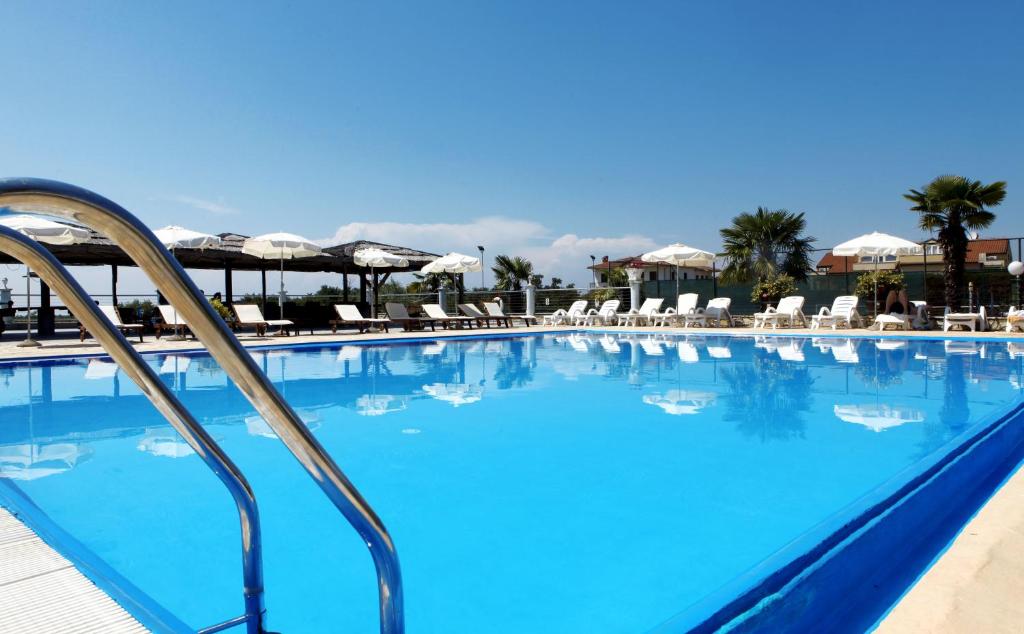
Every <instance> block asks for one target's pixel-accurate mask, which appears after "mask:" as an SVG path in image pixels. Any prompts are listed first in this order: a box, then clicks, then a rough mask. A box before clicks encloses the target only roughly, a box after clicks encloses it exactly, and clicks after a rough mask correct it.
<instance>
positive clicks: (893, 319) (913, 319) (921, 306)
mask: <svg viewBox="0 0 1024 634" xmlns="http://www.w3.org/2000/svg"><path fill="white" fill-rule="evenodd" d="M911 305H912V306H913V311H912V312H911V313H889V314H887V315H885V314H883V315H878V316H877V317H875V323H874V324H873V325H872V327H874V326H878V330H885V329H886V327H888V326H894V327H895V328H896V329H897V330H910V329H911V328H916V329H917V330H924V329H926V328H928V304H927V303H925V302H911Z"/></svg>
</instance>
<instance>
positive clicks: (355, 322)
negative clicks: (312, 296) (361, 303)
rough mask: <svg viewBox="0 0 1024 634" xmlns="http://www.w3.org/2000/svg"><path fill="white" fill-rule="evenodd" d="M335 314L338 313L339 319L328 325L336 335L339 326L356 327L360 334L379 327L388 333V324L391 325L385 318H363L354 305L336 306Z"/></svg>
mask: <svg viewBox="0 0 1024 634" xmlns="http://www.w3.org/2000/svg"><path fill="white" fill-rule="evenodd" d="M334 312H336V313H338V319H332V320H330V321H329V322H328V323H329V324H330V325H331V332H332V333H335V334H337V332H338V326H355V327H356V328H358V329H359V332H360V333H364V332H366V331H367V330H369V329H370V328H373V327H375V326H379V327H381V328H383V329H384V332H388V324H390V323H391V320H390V319H387V318H385V317H363V314H362V313H360V312H359V308H358V307H357V306H355V305H354V304H335V305H334Z"/></svg>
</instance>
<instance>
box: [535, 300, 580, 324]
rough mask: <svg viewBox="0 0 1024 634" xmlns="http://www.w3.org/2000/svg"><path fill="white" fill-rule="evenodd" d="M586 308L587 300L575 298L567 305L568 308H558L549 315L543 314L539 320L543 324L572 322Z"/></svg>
mask: <svg viewBox="0 0 1024 634" xmlns="http://www.w3.org/2000/svg"><path fill="white" fill-rule="evenodd" d="M586 310H587V300H585V299H581V300H577V301H575V302H573V303H572V305H571V306H569V309H568V310H566V309H564V308H559V309H558V310H556V311H555V312H553V313H551V314H550V315H545V316H544V320H543V321H542V322H541V323H542V324H544V325H545V326H560V325H568V324H571V323H574V322H575V321H576V318H577V317H578V316H580V315H582V314H584V312H585V311H586Z"/></svg>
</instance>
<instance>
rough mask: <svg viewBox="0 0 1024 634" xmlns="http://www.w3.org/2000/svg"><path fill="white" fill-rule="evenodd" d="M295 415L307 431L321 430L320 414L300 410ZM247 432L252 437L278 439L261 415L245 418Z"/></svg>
mask: <svg viewBox="0 0 1024 634" xmlns="http://www.w3.org/2000/svg"><path fill="white" fill-rule="evenodd" d="M295 413H296V414H298V415H299V418H300V419H302V422H303V423H305V424H306V429H308V430H309V431H316V430H318V429H320V414H318V413H317V412H315V411H311V410H301V409H299V410H295ZM245 430H246V432H248V434H249V435H250V436H260V437H261V438H277V434H276V433H274V430H273V429H272V428H271V427H270V425H268V424H267V421H265V420H263V417H262V416H260V415H259V414H257V415H255V416H246V417H245Z"/></svg>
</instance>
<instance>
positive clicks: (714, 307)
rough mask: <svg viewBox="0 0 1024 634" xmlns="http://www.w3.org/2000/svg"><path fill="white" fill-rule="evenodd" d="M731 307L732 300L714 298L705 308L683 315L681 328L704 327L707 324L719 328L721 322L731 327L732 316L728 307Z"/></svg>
mask: <svg viewBox="0 0 1024 634" xmlns="http://www.w3.org/2000/svg"><path fill="white" fill-rule="evenodd" d="M731 305H732V299H730V298H728V297H716V298H714V299H712V300H710V301H708V306H707V308H698V309H697V310H696V311H695V312H693V313H690V314H687V315H683V316H682V319H683V328H686V327H688V326H690V325H691V324H692V325H694V326H705V327H707V325H708V324H709V323H714V324H715V325H716V326H721V325H722V321H723V320H724V321H725V323H726V324H727V325H728V326H730V327H732V314H731V313H730V312H729V306H731Z"/></svg>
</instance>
